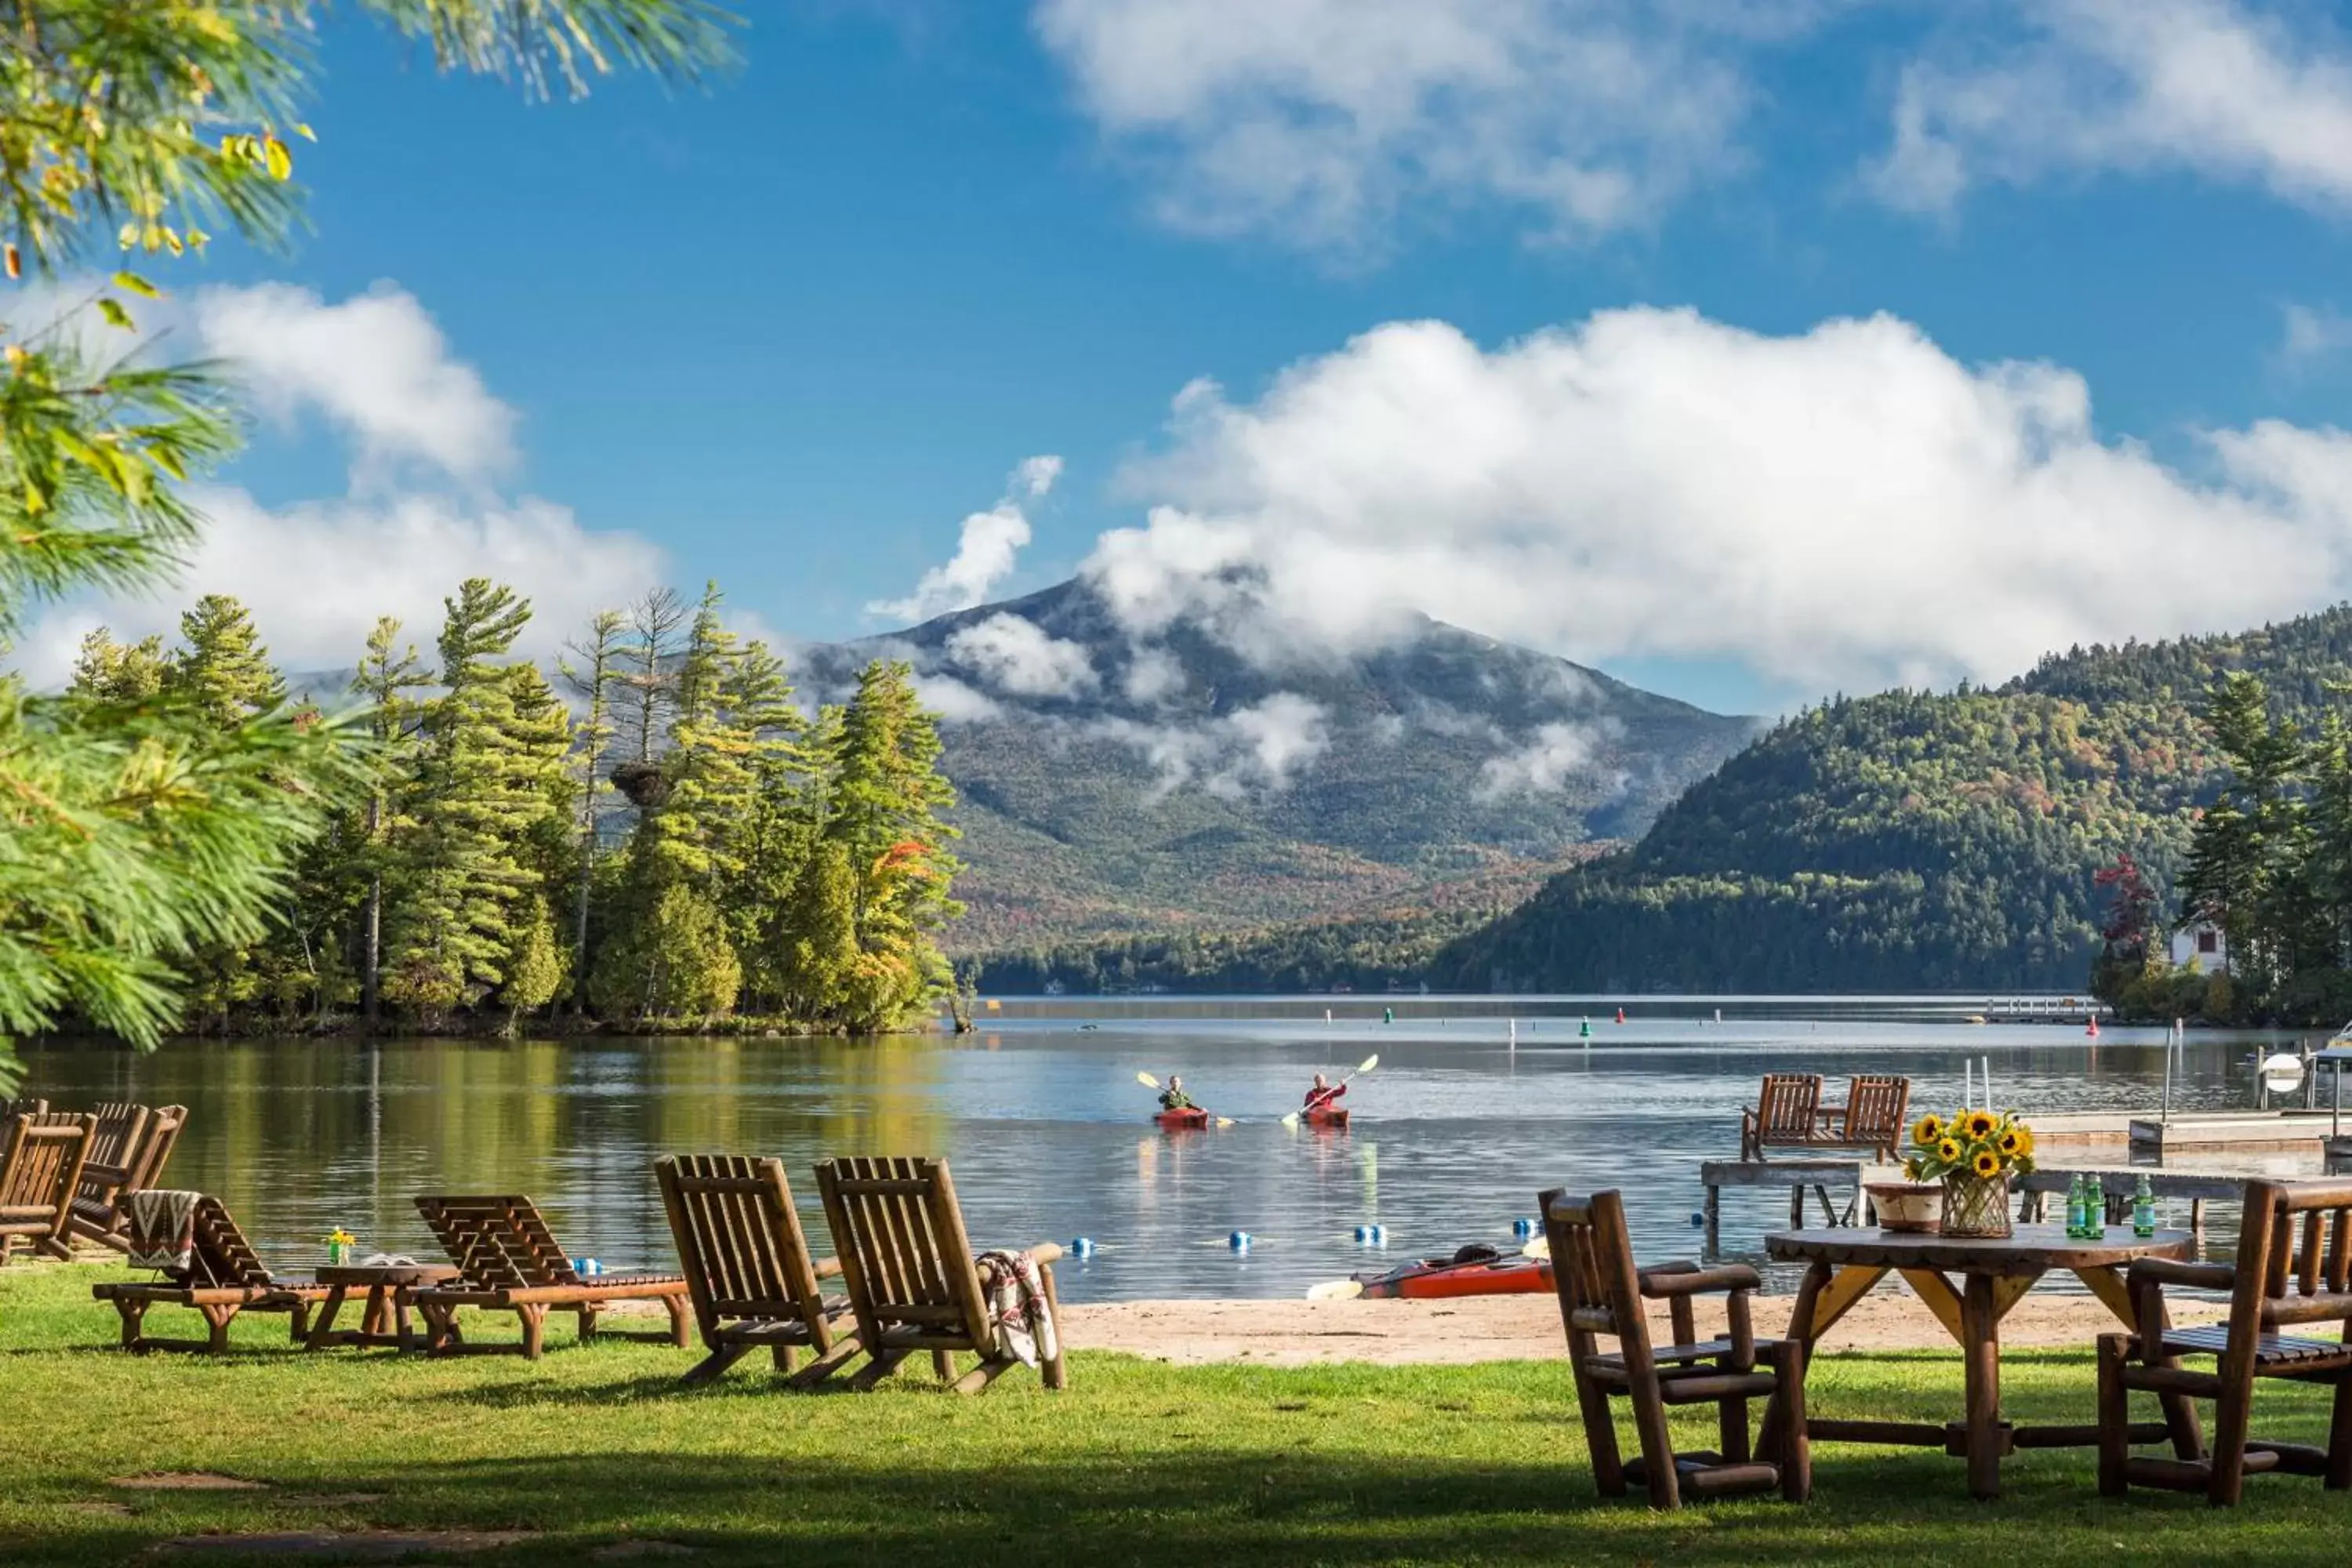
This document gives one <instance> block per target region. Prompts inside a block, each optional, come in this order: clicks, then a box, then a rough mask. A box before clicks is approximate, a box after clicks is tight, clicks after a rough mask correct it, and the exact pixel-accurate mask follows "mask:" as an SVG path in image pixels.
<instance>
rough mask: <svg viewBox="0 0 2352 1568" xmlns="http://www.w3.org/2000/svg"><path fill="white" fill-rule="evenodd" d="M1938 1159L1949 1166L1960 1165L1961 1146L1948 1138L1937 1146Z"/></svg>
mask: <svg viewBox="0 0 2352 1568" xmlns="http://www.w3.org/2000/svg"><path fill="white" fill-rule="evenodd" d="M1936 1158H1937V1159H1938V1160H1941V1161H1942V1162H1944V1163H1946V1164H1947V1165H1957V1164H1958V1163H1960V1146H1959V1145H1958V1143H1956V1142H1953V1141H1952V1140H1951V1139H1949V1138H1947V1139H1945V1140H1944V1141H1943V1142H1941V1143H1938V1144H1937V1145H1936Z"/></svg>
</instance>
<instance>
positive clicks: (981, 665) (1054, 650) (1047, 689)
mask: <svg viewBox="0 0 2352 1568" xmlns="http://www.w3.org/2000/svg"><path fill="white" fill-rule="evenodd" d="M947 652H948V657H949V658H950V659H952V660H953V661H954V662H956V663H957V664H960V665H961V666H963V667H964V668H967V669H970V670H971V671H973V672H975V673H977V674H978V675H979V676H980V677H981V678H982V679H984V680H985V681H987V682H988V684H990V685H991V686H993V687H995V688H996V689H998V690H1000V691H1005V692H1010V693H1012V694H1013V695H1015V696H1019V697H1075V696H1076V695H1078V694H1079V693H1080V692H1083V691H1091V690H1093V689H1095V688H1096V687H1097V686H1098V685H1099V684H1101V681H1100V678H1099V677H1097V675H1096V674H1095V667H1094V664H1093V661H1092V660H1090V659H1089V658H1087V650H1086V648H1085V647H1083V646H1082V645H1080V644H1078V643H1074V642H1066V641H1065V640H1063V639H1062V638H1060V637H1052V636H1049V635H1048V634H1047V633H1046V632H1045V628H1043V627H1042V626H1038V625H1037V623H1036V622H1034V621H1031V620H1024V618H1022V617H1021V616H1014V615H1004V614H999V615H993V616H989V617H988V619H986V620H984V621H982V622H979V623H978V624H976V625H973V626H965V627H964V628H963V629H961V631H959V632H957V633H956V634H955V635H954V636H953V637H950V638H948V643H947Z"/></svg>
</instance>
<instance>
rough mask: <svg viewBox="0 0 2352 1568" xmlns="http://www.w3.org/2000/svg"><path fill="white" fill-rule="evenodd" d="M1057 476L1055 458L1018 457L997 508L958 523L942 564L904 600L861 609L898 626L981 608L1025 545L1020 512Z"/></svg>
mask: <svg viewBox="0 0 2352 1568" xmlns="http://www.w3.org/2000/svg"><path fill="white" fill-rule="evenodd" d="M1061 475H1062V459H1061V458H1056V457H1054V456H1051V455H1050V454H1049V455H1046V456H1044V457H1036V458H1023V459H1022V461H1021V464H1020V466H1019V467H1018V468H1014V469H1013V475H1012V478H1011V479H1010V480H1009V481H1008V482H1007V485H1006V489H1005V493H1004V495H1003V497H1002V498H1000V499H999V500H998V501H997V503H996V504H995V505H994V506H992V507H991V508H990V509H989V510H986V511H976V512H973V513H972V514H971V515H970V516H969V517H967V518H965V519H964V520H963V528H962V531H961V534H960V535H959V536H958V538H957V541H956V552H955V554H954V556H953V557H951V558H950V560H949V561H948V563H947V564H945V565H943V566H934V567H932V568H931V569H930V570H929V571H928V572H926V573H924V574H923V576H922V580H921V581H920V582H919V583H917V584H915V591H914V592H913V593H912V594H909V595H907V597H905V598H903V599H877V600H875V601H873V602H872V603H870V604H868V605H866V614H867V615H869V616H888V617H890V618H892V619H894V620H900V621H928V620H929V619H931V618H932V617H933V616H944V615H948V614H950V613H951V612H953V611H956V610H969V609H971V607H972V606H973V605H979V604H982V603H984V602H985V601H986V600H987V598H988V595H989V590H991V589H992V588H993V587H995V586H996V584H999V583H1001V582H1003V580H1004V579H1005V578H1006V577H1008V576H1010V575H1011V574H1012V572H1013V562H1014V560H1015V559H1016V558H1017V557H1018V556H1019V555H1020V553H1021V549H1022V546H1024V545H1025V544H1027V543H1028V542H1029V517H1028V513H1027V511H1026V510H1024V509H1025V508H1027V507H1028V506H1029V505H1031V504H1032V503H1034V502H1036V501H1040V500H1044V499H1045V496H1046V494H1047V492H1049V491H1050V490H1052V489H1053V488H1054V481H1055V479H1059V478H1061Z"/></svg>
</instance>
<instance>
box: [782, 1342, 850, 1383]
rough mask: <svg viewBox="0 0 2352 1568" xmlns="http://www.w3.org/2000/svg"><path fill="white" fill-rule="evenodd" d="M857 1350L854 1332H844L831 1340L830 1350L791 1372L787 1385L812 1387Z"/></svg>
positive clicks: (844, 1363) (832, 1372)
mask: <svg viewBox="0 0 2352 1568" xmlns="http://www.w3.org/2000/svg"><path fill="white" fill-rule="evenodd" d="M857 1351H858V1343H857V1336H856V1334H855V1333H846V1334H844V1335H842V1336H841V1337H840V1338H839V1339H836V1340H835V1341H834V1342H833V1348H832V1349H831V1350H829V1351H826V1352H824V1353H823V1354H821V1355H819V1356H818V1357H817V1358H816V1359H815V1360H814V1361H813V1362H811V1363H808V1365H806V1366H804V1367H803V1368H801V1370H800V1371H798V1372H796V1373H793V1375H792V1378H791V1381H790V1384H789V1386H791V1387H793V1388H814V1387H815V1386H816V1385H817V1384H820V1383H823V1382H824V1380H825V1379H826V1378H828V1377H831V1376H832V1375H833V1374H834V1373H836V1372H839V1371H840V1370H841V1369H842V1367H844V1366H845V1365H846V1364H847V1363H848V1362H849V1359H850V1358H851V1357H852V1356H854V1355H856V1353H857Z"/></svg>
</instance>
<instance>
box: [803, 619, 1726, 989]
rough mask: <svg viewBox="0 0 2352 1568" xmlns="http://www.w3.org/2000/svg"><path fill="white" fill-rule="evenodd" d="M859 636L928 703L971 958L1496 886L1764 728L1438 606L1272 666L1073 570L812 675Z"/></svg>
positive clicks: (1459, 903)
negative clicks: (1380, 636)
mask: <svg viewBox="0 0 2352 1568" xmlns="http://www.w3.org/2000/svg"><path fill="white" fill-rule="evenodd" d="M877 655H878V656H888V657H898V658H908V659H909V660H911V661H912V662H913V663H914V664H915V666H916V668H918V669H919V670H920V671H921V672H922V673H923V676H924V679H925V681H926V683H927V684H926V685H925V687H924V690H925V693H926V697H927V699H928V700H930V701H931V702H932V703H933V705H934V706H935V707H937V708H939V709H940V710H941V711H942V712H943V714H944V715H945V717H946V721H945V722H944V723H943V725H942V728H941V736H942V739H943V741H944V743H945V746H946V751H945V756H944V765H945V768H946V770H947V773H948V774H949V776H950V778H952V779H953V781H954V783H955V785H956V788H957V790H958V793H959V795H960V796H961V804H960V805H959V806H958V807H957V809H956V811H955V812H954V814H953V816H954V817H955V819H956V820H957V821H958V822H959V823H960V824H961V826H962V827H963V829H964V834H965V837H964V839H963V841H962V843H961V846H960V847H959V853H960V854H961V856H962V858H963V859H964V861H965V864H966V868H967V869H966V871H965V873H964V875H963V876H962V877H961V878H960V879H958V882H957V889H956V891H957V896H958V897H959V898H961V899H962V900H965V902H966V903H967V904H968V905H969V907H970V913H969V914H968V915H967V916H966V918H965V919H964V920H963V921H961V922H960V924H959V925H958V926H957V927H956V928H955V929H954V930H953V931H952V932H951V933H950V942H951V944H952V946H953V947H954V949H955V950H957V951H960V952H1006V951H1009V950H1015V949H1019V950H1032V951H1034V950H1041V949H1043V948H1045V947H1048V946H1052V945H1056V944H1062V943H1067V942H1074V941H1084V940H1088V939H1094V938H1099V937H1109V936H1120V935H1125V934H1136V933H1167V932H1171V931H1185V930H1194V931H1197V930H1207V929H1213V928H1234V927H1248V926H1258V925H1263V924H1266V923H1268V922H1283V921H1302V920H1308V921H1313V920H1321V919H1325V918H1328V917H1330V916H1332V915H1334V914H1341V913H1349V912H1363V913H1368V914H1369V913H1373V912H1375V911H1377V912H1378V913H1379V914H1380V916H1381V919H1384V920H1387V919H1394V918H1400V916H1402V918H1408V919H1409V918H1410V915H1411V912H1412V911H1414V910H1429V909H1438V908H1444V907H1452V908H1455V909H1460V908H1462V907H1464V906H1465V900H1467V901H1468V902H1469V903H1472V904H1477V905H1482V906H1484V907H1500V906H1504V905H1507V903H1509V902H1513V901H1516V900H1517V898H1518V897H1520V896H1522V895H1523V893H1524V891H1525V889H1526V888H1527V887H1528V886H1529V885H1530V884H1532V883H1533V882H1534V881H1535V880H1537V879H1539V878H1541V877H1542V876H1544V875H1546V874H1548V873H1549V872H1550V871H1552V870H1555V869H1557V868H1559V867H1561V866H1563V865H1566V864H1570V863H1571V862H1572V861H1573V860H1574V859H1575V858H1578V857H1580V856H1585V855H1589V854H1590V853H1591V844H1592V842H1593V841H1595V840H1607V839H1614V838H1630V837H1632V836H1633V835H1634V834H1636V833H1639V832H1640V831H1641V830H1642V829H1643V827H1645V826H1648V824H1649V822H1650V821H1651V819H1652V818H1653V817H1654V816H1655V815H1656V813H1657V811H1658V810H1659V808H1660V807H1662V806H1663V805H1664V804H1665V803H1666V802H1667V801H1669V800H1671V799H1673V798H1674V797H1675V795H1677V794H1679V793H1680V792H1681V791H1682V790H1683V789H1684V787H1685V786H1686V785H1687V784H1689V783H1690V782H1691V781H1692V780H1693V779H1696V778H1697V777H1699V776H1700V775H1702V774H1703V773H1706V772H1707V770H1709V769H1711V768H1713V767H1714V766H1715V765H1716V764H1717V763H1718V762H1720V761H1721V760H1722V759H1723V758H1724V757H1725V756H1727V755H1728V754H1729V753H1730V752H1733V751H1734V750H1736V749H1737V748H1738V746H1739V745H1740V744H1741V743H1743V742H1745V741H1746V740H1747V739H1748V737H1749V736H1750V735H1752V734H1753V733H1754V732H1755V729H1756V724H1755V721H1753V720H1749V719H1741V718H1726V717H1723V716H1720V715H1717V714H1713V713H1707V712H1705V711H1702V710H1699V709H1696V708H1693V707H1690V706H1689V705H1687V704H1685V703H1682V702H1677V701H1674V700H1670V699H1667V698H1664V697H1659V696H1656V695H1654V694H1653V693H1650V692H1646V691H1642V690H1638V689H1634V688H1633V687H1630V686H1627V685H1624V684H1623V683H1622V682H1620V681H1617V680H1613V679H1610V678H1609V677H1608V676H1606V675H1603V674H1601V673H1600V672H1598V671H1596V670H1590V669H1585V668H1580V667H1579V666H1576V665H1573V664H1570V663H1568V662H1566V661H1565V660H1562V659H1559V658H1552V657H1550V656H1549V655H1546V654H1540V653H1537V652H1535V651H1533V650H1531V649H1528V648H1523V647H1514V646H1512V645H1510V644H1507V643H1502V642H1497V641H1495V640H1494V639H1492V638H1489V637H1479V636H1476V635H1474V634H1472V633H1469V632H1465V631H1462V630H1459V629H1457V628H1455V627H1453V626H1445V625H1443V624H1441V623H1438V622H1435V621H1429V620H1419V621H1416V622H1415V623H1413V624H1412V625H1411V626H1407V627H1404V628H1402V630H1401V632H1400V635H1398V636H1397V637H1393V638H1391V640H1389V641H1388V642H1387V643H1386V644H1385V645H1384V646H1382V647H1377V648H1371V649H1367V650H1362V651H1359V652H1355V653H1349V654H1344V655H1320V656H1307V655H1300V656H1298V657H1295V658H1286V659H1283V660H1275V661H1268V660H1266V659H1265V658H1264V656H1263V654H1261V657H1260V658H1258V659H1255V660H1254V659H1251V658H1244V657H1242V656H1241V655H1240V654H1238V653H1236V652H1234V650H1233V648H1232V647H1229V646H1228V645H1227V641H1226V640H1224V639H1221V638H1219V637H1215V636H1213V635H1211V633H1210V632H1209V631H1208V630H1207V629H1206V628H1203V627H1202V626H1196V625H1192V624H1190V623H1183V622H1180V623H1178V624H1177V625H1175V626H1171V627H1168V628H1165V629H1163V630H1159V631H1155V632H1154V633H1152V634H1151V635H1150V637H1148V638H1139V637H1137V636H1136V635H1135V634H1134V633H1132V632H1131V631H1130V630H1129V628H1127V627H1125V626H1122V625H1121V624H1120V622H1119V620H1118V617H1117V616H1115V615H1114V614H1113V613H1112V611H1111V609H1110V608H1109V606H1108V605H1106V604H1105V603H1104V602H1103V600H1102V599H1101V598H1100V597H1099V596H1098V595H1097V594H1096V593H1095V592H1094V591H1093V590H1092V589H1091V588H1090V587H1089V586H1088V585H1087V584H1086V583H1085V582H1083V581H1072V582H1068V583H1064V584H1059V585H1057V586H1055V587H1053V588H1049V589H1046V590H1045V591H1043V592H1041V593H1038V594H1034V595H1028V596H1027V597H1025V598H1022V599H1018V600H1014V601H1011V602H1008V603H1003V604H996V605H982V606H980V607H979V608H976V609H971V610H964V611H960V612H957V613H955V614H953V615H949V616H941V617H940V618H938V619H936V620H932V621H929V622H927V623H925V624H923V625H922V626H917V627H915V628H913V629H911V630H909V631H905V632H900V633H897V634H893V635H891V636H889V637H874V638H866V639H862V640H860V641H857V642H854V643H847V644H841V645H835V646H830V647H811V648H807V649H803V651H802V654H801V656H800V663H801V665H802V667H803V670H804V671H805V675H804V680H803V684H804V686H806V687H807V688H809V689H814V691H815V692H817V693H818V694H820V695H822V694H824V693H825V692H826V691H828V690H829V689H831V687H832V686H834V685H835V684H837V683H838V682H839V681H840V680H841V679H843V678H844V676H845V673H846V672H848V671H850V670H854V669H856V668H858V667H859V666H861V665H862V664H863V663H864V662H865V661H866V660H867V659H870V658H875V657H877ZM1457 923H1459V922H1458V921H1457Z"/></svg>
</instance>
